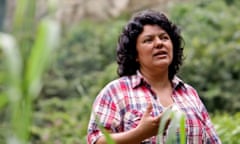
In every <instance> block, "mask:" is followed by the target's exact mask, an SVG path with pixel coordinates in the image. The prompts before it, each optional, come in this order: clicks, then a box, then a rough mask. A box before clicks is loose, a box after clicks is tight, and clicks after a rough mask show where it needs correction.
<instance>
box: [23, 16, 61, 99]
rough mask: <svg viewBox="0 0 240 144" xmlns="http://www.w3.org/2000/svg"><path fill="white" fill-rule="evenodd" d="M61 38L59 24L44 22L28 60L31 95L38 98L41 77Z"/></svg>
mask: <svg viewBox="0 0 240 144" xmlns="http://www.w3.org/2000/svg"><path fill="white" fill-rule="evenodd" d="M59 38H60V25H59V23H57V22H55V21H51V20H44V21H43V22H42V23H41V24H40V26H39V29H38V33H37V37H36V41H35V43H34V46H33V48H32V51H31V53H30V57H29V59H28V60H27V66H26V69H27V70H26V87H29V94H31V95H33V96H36V94H37V93H38V92H39V90H40V88H41V81H40V80H41V76H42V74H43V72H44V70H45V69H46V68H47V67H48V65H49V62H50V60H51V58H52V56H53V55H54V51H53V50H55V49H56V48H57V44H58V42H59Z"/></svg>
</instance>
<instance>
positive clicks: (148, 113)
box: [144, 103, 152, 116]
mask: <svg viewBox="0 0 240 144" xmlns="http://www.w3.org/2000/svg"><path fill="white" fill-rule="evenodd" d="M151 112H152V104H150V103H148V105H147V109H146V111H145V112H144V115H145V116H150V115H151Z"/></svg>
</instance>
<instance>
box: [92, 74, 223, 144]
mask: <svg viewBox="0 0 240 144" xmlns="http://www.w3.org/2000/svg"><path fill="white" fill-rule="evenodd" d="M172 84H173V88H174V89H173V95H172V98H173V101H174V104H175V105H176V106H177V107H178V108H179V109H181V110H182V111H183V112H184V113H185V115H186V141H187V143H188V144H208V143H209V144H220V143H221V141H220V139H219V138H218V136H217V134H216V132H215V130H214V127H213V125H212V123H211V121H210V118H209V116H208V112H207V110H206V108H205V106H204V105H203V103H202V102H201V100H200V98H199V96H198V94H197V92H196V90H195V89H194V88H192V87H191V86H190V85H188V84H186V83H184V82H183V81H182V80H180V79H179V78H178V77H176V76H175V77H174V79H173V80H172ZM149 102H150V103H152V105H153V110H152V115H153V116H157V115H159V114H161V113H162V112H163V109H164V107H163V106H162V105H161V104H160V103H159V100H158V99H157V96H156V95H155V93H154V92H153V91H152V90H151V87H150V85H149V84H147V83H146V81H144V79H143V77H142V75H141V74H140V73H139V72H137V74H136V75H132V76H124V77H121V78H119V79H117V80H114V81H112V82H110V83H109V84H108V85H106V87H105V88H103V89H102V91H101V92H100V93H99V95H98V96H97V98H96V100H95V102H94V104H93V111H92V114H91V118H90V121H89V125H88V135H87V142H88V144H94V143H95V142H96V140H97V139H98V138H99V137H100V136H102V135H103V134H102V133H101V131H100V130H99V128H98V126H97V125H98V124H100V125H103V127H104V128H106V129H109V130H111V131H112V132H113V133H117V132H124V131H128V130H130V129H132V128H135V127H136V126H137V125H138V123H139V121H140V119H141V117H142V115H143V113H144V111H145V110H146V107H147V104H148V103H149ZM96 116H97V117H98V118H96ZM97 121H99V122H97ZM142 143H148V144H156V143H157V136H153V137H151V138H149V139H146V140H144V141H143V142H142Z"/></svg>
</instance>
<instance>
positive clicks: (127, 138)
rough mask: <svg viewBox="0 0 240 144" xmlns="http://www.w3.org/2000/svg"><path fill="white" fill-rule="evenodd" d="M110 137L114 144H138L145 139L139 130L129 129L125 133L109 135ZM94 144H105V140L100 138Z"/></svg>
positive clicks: (102, 137)
mask: <svg viewBox="0 0 240 144" xmlns="http://www.w3.org/2000/svg"><path fill="white" fill-rule="evenodd" d="M110 136H111V138H112V139H113V141H115V143H116V144H127V143H129V144H140V143H141V141H143V140H144V139H146V138H147V137H146V136H144V135H143V134H142V132H141V130H139V129H137V128H134V129H131V130H129V131H126V132H121V133H112V134H110ZM96 144H107V142H106V138H105V137H104V136H101V137H100V138H99V139H98V140H97V142H96Z"/></svg>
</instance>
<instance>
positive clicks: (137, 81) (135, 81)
mask: <svg viewBox="0 0 240 144" xmlns="http://www.w3.org/2000/svg"><path fill="white" fill-rule="evenodd" d="M144 83H146V82H145V80H144V78H143V75H142V74H141V73H140V71H139V70H137V72H136V74H135V75H133V76H132V82H131V85H132V87H133V88H136V87H138V86H140V85H142V84H144ZM172 84H173V88H174V89H175V90H176V89H178V88H180V87H183V88H184V89H185V86H184V82H183V81H182V80H181V79H180V78H179V77H177V76H174V78H173V80H172Z"/></svg>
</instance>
